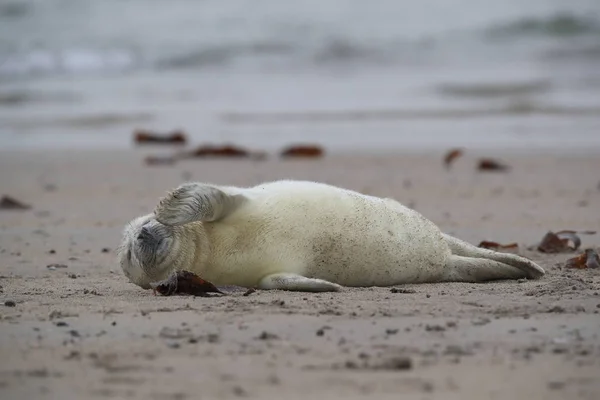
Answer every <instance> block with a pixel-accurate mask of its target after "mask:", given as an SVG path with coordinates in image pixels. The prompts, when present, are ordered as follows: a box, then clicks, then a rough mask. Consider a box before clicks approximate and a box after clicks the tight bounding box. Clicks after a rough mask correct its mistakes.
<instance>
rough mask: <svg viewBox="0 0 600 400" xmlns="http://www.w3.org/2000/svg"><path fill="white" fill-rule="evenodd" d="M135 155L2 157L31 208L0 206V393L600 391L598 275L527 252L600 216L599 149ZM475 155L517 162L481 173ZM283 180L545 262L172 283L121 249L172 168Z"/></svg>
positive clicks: (550, 394) (566, 394) (228, 179)
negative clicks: (220, 285)
mask: <svg viewBox="0 0 600 400" xmlns="http://www.w3.org/2000/svg"><path fill="white" fill-rule="evenodd" d="M150 152H152V153H164V152H168V150H167V149H157V150H156V151H154V150H152V151H150ZM146 153H147V152H146V151H144V152H142V151H118V152H108V151H96V152H95V151H76V152H75V151H71V152H68V151H54V152H48V153H43V152H33V151H29V152H25V151H23V152H1V153H0V182H1V183H2V184H1V186H0V190H1V191H2V192H1V193H0V195H10V196H13V197H15V198H17V199H19V200H21V201H23V202H25V203H28V204H30V205H31V206H32V209H30V210H26V211H8V210H0V286H1V288H0V300H1V302H0V333H1V334H0V360H1V362H0V397H1V398H3V399H17V398H29V399H34V398H43V399H70V398H99V399H101V398H133V399H137V398H139V399H188V398H190V399H191V398H210V399H214V398H260V399H269V398H278V399H279V398H281V397H285V398H287V399H301V398H302V399H304V398H313V397H316V396H319V397H321V396H322V397H325V398H340V399H341V398H344V399H352V398H367V397H372V396H376V398H398V396H403V398H407V399H482V398H496V399H498V398H510V399H528V400H532V399H564V398H581V399H595V398H598V397H599V396H600V380H598V376H600V361H599V360H600V337H599V335H600V315H599V313H600V271H598V270H571V269H565V268H564V261H565V260H566V259H568V258H570V257H573V254H572V253H567V254H542V253H539V252H538V251H535V250H528V249H527V248H528V246H532V245H535V244H536V243H537V242H538V241H539V240H540V239H541V237H542V236H543V235H544V234H545V233H546V232H547V231H548V230H554V231H556V230H560V229H577V230H597V229H599V228H600V214H598V210H600V187H598V185H599V180H600V175H598V174H597V171H600V154H593V152H590V153H589V154H587V155H569V154H565V155H560V156H548V155H541V154H540V155H535V154H531V155H525V154H519V155H517V154H509V153H505V154H493V153H491V152H487V153H483V152H477V153H467V155H466V156H465V157H463V158H461V159H458V160H457V161H456V164H455V165H454V167H453V168H452V169H451V170H446V169H444V168H443V166H442V163H441V158H442V155H443V154H442V153H433V152H432V153H426V154H398V155H395V156H391V155H388V156H373V155H370V156H367V155H362V156H349V155H347V156H343V155H336V156H327V157H325V158H324V159H322V160H304V161H280V160H277V159H276V158H273V157H271V158H269V159H267V160H266V161H249V160H190V161H185V162H181V163H179V164H175V165H174V166H154V167H149V166H145V165H144V164H143V162H142V160H143V156H144V155H145V154H146ZM599 153H600V151H599ZM484 156H495V157H498V158H499V159H501V160H502V161H504V162H506V163H507V164H508V165H510V166H511V170H510V171H509V172H507V173H479V172H477V171H475V168H474V167H475V162H476V158H478V157H484ZM279 178H295V179H312V180H319V181H324V182H327V183H332V184H336V185H340V186H344V187H347V188H350V189H355V190H359V191H362V192H365V193H368V194H372V195H378V196H391V197H394V198H396V199H397V200H399V201H401V202H403V203H404V204H407V205H410V206H412V207H414V208H416V209H417V210H418V211H420V212H422V213H423V214H424V215H425V216H426V217H428V218H430V219H431V220H433V221H434V222H435V223H437V224H438V225H439V226H440V227H441V228H442V229H443V230H444V231H446V232H448V233H452V234H454V235H456V236H458V237H461V238H462V239H465V240H467V241H469V242H471V243H473V244H478V243H479V242H480V241H481V240H493V241H498V242H504V243H507V242H518V243H519V253H520V254H522V255H524V256H526V257H530V258H531V259H533V260H534V261H536V262H538V263H539V264H540V265H542V267H544V268H545V269H546V271H547V275H546V276H545V277H544V278H543V279H541V280H537V281H528V280H521V281H509V282H493V283H485V284H467V283H444V284H423V285H404V286H402V287H397V288H398V289H400V290H395V291H392V290H391V288H355V289H345V290H344V291H343V292H340V293H326V294H310V293H291V292H281V291H269V292H267V291H259V292H256V293H254V294H251V295H250V296H247V297H244V296H242V295H241V293H234V294H232V295H230V296H226V297H220V298H200V297H198V298H193V297H168V298H166V297H160V296H153V295H152V293H151V292H150V291H144V290H142V289H140V288H138V287H136V286H135V285H133V284H131V283H129V282H128V281H127V279H126V278H125V277H124V276H123V274H122V272H121V271H120V269H119V266H118V265H117V264H116V263H115V254H114V249H115V248H116V246H117V245H118V243H119V240H120V235H121V230H122V228H123V226H124V225H125V224H126V223H127V221H129V220H130V219H132V218H133V217H135V216H137V215H141V214H144V213H147V212H149V211H150V210H152V208H153V206H154V204H155V203H156V201H157V200H158V198H159V197H160V196H162V195H163V194H164V193H165V191H166V190H168V189H170V188H172V187H174V186H177V185H178V184H180V183H181V182H182V181H184V180H199V181H203V180H204V181H213V182H217V183H224V184H232V185H252V184H256V183H259V182H262V181H265V180H272V179H279ZM582 240H583V246H582V247H583V248H585V247H595V248H598V247H599V246H600V235H586V236H582ZM50 264H64V265H66V267H56V268H54V269H52V268H48V267H47V266H48V265H50ZM11 302H14V307H11V306H9V305H12V303H11ZM5 304H8V305H5Z"/></svg>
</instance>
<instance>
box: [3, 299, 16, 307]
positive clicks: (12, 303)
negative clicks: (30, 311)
mask: <svg viewBox="0 0 600 400" xmlns="http://www.w3.org/2000/svg"><path fill="white" fill-rule="evenodd" d="M4 305H5V306H6V307H16V306H17V303H15V302H14V301H12V300H6V301H5V302H4Z"/></svg>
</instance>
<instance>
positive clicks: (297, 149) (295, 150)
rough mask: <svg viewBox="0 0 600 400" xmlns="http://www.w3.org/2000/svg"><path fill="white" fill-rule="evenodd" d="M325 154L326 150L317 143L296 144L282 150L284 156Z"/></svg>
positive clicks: (317, 155)
mask: <svg viewBox="0 0 600 400" xmlns="http://www.w3.org/2000/svg"><path fill="white" fill-rule="evenodd" d="M324 154H325V151H324V150H323V149H322V148H321V147H319V146H317V145H294V146H290V147H287V148H285V149H283V150H282V151H281V157H283V158H292V157H293V158H318V157H323V155H324Z"/></svg>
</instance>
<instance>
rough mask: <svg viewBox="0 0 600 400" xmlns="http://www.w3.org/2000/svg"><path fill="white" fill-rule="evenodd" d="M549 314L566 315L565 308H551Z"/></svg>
mask: <svg viewBox="0 0 600 400" xmlns="http://www.w3.org/2000/svg"><path fill="white" fill-rule="evenodd" d="M548 312H551V313H564V312H565V309H564V308H563V307H561V306H554V307H552V308H550V309H549V310H548Z"/></svg>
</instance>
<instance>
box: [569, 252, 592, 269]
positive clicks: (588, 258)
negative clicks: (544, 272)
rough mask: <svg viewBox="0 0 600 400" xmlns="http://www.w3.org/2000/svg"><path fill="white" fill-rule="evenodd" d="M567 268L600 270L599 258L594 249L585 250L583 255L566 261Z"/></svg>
mask: <svg viewBox="0 0 600 400" xmlns="http://www.w3.org/2000/svg"><path fill="white" fill-rule="evenodd" d="M566 267H567V268H577V269H585V268H600V257H598V253H597V252H596V250H594V249H585V250H584V251H583V253H581V254H580V255H578V256H577V257H573V258H570V259H568V260H567V262H566Z"/></svg>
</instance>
